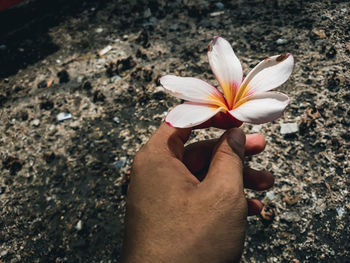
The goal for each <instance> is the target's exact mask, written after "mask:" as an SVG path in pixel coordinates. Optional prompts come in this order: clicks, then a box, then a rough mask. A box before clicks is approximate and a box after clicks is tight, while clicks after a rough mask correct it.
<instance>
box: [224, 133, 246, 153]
mask: <svg viewBox="0 0 350 263" xmlns="http://www.w3.org/2000/svg"><path fill="white" fill-rule="evenodd" d="M227 142H228V144H229V145H230V147H231V148H232V150H233V151H234V152H235V153H237V154H239V156H243V154H244V152H243V151H244V146H245V135H244V133H243V132H242V130H240V129H237V128H234V129H231V130H230V131H229V133H228V135H227Z"/></svg>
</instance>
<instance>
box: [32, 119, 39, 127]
mask: <svg viewBox="0 0 350 263" xmlns="http://www.w3.org/2000/svg"><path fill="white" fill-rule="evenodd" d="M31 125H33V126H35V127H38V126H39V125H40V120H38V119H35V120H32V121H31Z"/></svg>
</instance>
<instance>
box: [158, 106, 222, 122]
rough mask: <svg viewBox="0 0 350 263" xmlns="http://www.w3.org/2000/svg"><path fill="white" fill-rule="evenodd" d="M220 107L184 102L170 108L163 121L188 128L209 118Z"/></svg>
mask: <svg viewBox="0 0 350 263" xmlns="http://www.w3.org/2000/svg"><path fill="white" fill-rule="evenodd" d="M221 109H222V108H221V107H215V106H210V105H204V104H196V103H191V102H185V103H183V104H180V105H177V106H176V107H175V108H174V109H172V110H171V111H170V112H169V113H168V115H167V116H166V118H165V121H166V122H167V123H168V124H169V125H171V126H173V127H177V128H189V127H193V126H196V125H199V124H201V123H203V122H205V121H207V120H209V119H210V118H211V117H213V116H214V115H215V114H216V113H218V112H219V111H220V110H221Z"/></svg>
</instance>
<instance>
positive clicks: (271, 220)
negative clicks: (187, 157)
mask: <svg viewBox="0 0 350 263" xmlns="http://www.w3.org/2000/svg"><path fill="white" fill-rule="evenodd" d="M219 3H222V5H221V4H219ZM145 11H146V12H145ZM349 11H350V4H349V3H348V1H303V2H300V1H292V0H290V1H262V0H252V1H222V2H217V1H203V0H199V1H177V0H176V1H168V2H165V1H158V0H155V1H146V0H144V1H142V3H139V2H138V1H117V0H115V1H107V0H102V1H92V0H83V1H78V0H70V1H68V0H59V1H55V2H52V1H43V0H36V1H34V0H32V1H27V2H26V3H25V4H23V5H21V6H19V7H18V8H15V9H13V10H8V11H5V12H3V13H2V14H1V17H0V24H1V25H3V26H1V27H0V39H1V45H3V46H5V47H6V48H5V49H4V48H2V49H1V50H0V123H1V125H0V133H1V137H0V171H1V175H0V211H1V213H0V226H1V227H0V260H1V262H13V263H14V262H119V258H120V248H121V244H122V236H123V225H124V220H123V218H124V213H125V196H126V189H127V184H128V180H129V174H130V167H131V164H132V160H133V157H134V155H135V153H136V152H137V151H138V150H139V149H140V147H141V146H142V145H143V144H144V143H145V142H147V140H148V139H149V137H150V136H151V134H152V133H153V132H154V131H155V130H156V129H157V127H158V126H159V124H160V123H161V121H162V120H163V118H164V116H165V114H166V112H167V111H168V109H169V108H171V107H173V106H175V105H177V104H178V103H180V101H178V100H176V99H174V98H172V97H170V96H168V95H167V94H165V93H164V91H163V90H162V89H160V88H159V83H158V78H159V77H160V76H162V75H164V74H174V75H178V76H191V77H198V78H201V79H204V80H207V81H209V82H210V83H212V84H214V85H216V84H217V82H216V81H215V78H214V75H213V74H212V72H211V71H210V67H209V64H208V60H207V45H208V43H209V41H210V40H211V38H212V37H213V36H216V35H221V36H223V37H224V38H226V39H228V40H229V41H230V43H231V44H232V45H233V48H234V50H235V52H236V54H237V56H238V57H239V59H240V60H241V63H242V66H243V68H244V72H245V75H246V74H247V73H248V72H249V70H250V69H251V68H252V67H254V66H255V65H256V64H257V63H258V62H259V61H261V60H262V59H264V58H266V57H267V56H272V55H275V54H280V53H285V52H290V53H292V54H293V56H294V58H295V68H294V72H293V74H292V77H291V78H290V80H289V81H288V82H287V83H286V84H284V85H283V86H282V87H280V88H279V89H278V91H281V92H284V93H286V94H288V95H289V96H290V98H291V103H290V106H289V107H288V108H287V110H286V112H285V114H284V116H282V117H281V118H280V119H279V120H277V121H275V122H273V123H268V124H263V125H261V126H253V125H248V124H244V125H243V126H242V129H243V130H244V131H245V132H247V133H248V132H260V133H262V134H263V135H264V136H265V137H266V140H267V147H266V149H265V151H264V153H263V154H260V155H258V156H255V157H251V158H249V159H248V160H247V163H248V162H249V164H250V165H251V166H252V167H254V168H256V169H267V170H269V171H271V172H272V173H273V174H274V176H275V179H276V180H275V186H274V188H273V189H271V190H269V191H267V192H261V193H260V192H253V191H249V190H247V196H248V197H251V198H253V197H254V198H259V199H261V200H262V201H263V203H264V210H263V212H262V214H261V216H257V217H251V218H249V220H248V222H249V226H248V231H247V238H246V249H245V252H244V254H243V258H242V262H349V261H350V255H349V251H350V248H349V244H350V242H349V236H350V232H349V227H348V226H349V209H350V199H349V190H348V189H349V176H348V175H349V173H350V165H349V154H348V152H349V148H350V143H349V141H350V137H349V125H350V107H349V106H350V105H349V104H350V89H349V87H350V81H349V80H350V75H349V74H350V73H349V70H348V69H349V67H350V56H349V55H350V48H349V45H348V44H347V43H348V42H349V40H350V35H349V24H350V19H349ZM38 14H39V15H38ZM43 14H44V15H43ZM130 14H133V15H132V16H130ZM211 14H214V15H211ZM5 19H6V23H5V22H4V20H5ZM175 25H176V26H175ZM97 29H103V30H102V31H101V30H98V32H97V31H96V30H97ZM100 31H101V32H100ZM279 39H285V40H288V42H286V43H284V44H278V43H276V40H279ZM107 46H111V47H112V49H110V50H108V52H106V53H104V54H103V55H102V56H99V55H98V52H99V51H101V50H103V49H104V48H105V47H107ZM108 49H109V48H108ZM20 50H23V52H21V51H20ZM115 76H119V77H120V79H119V78H117V77H115ZM111 79H113V81H112V80H111ZM62 113H64V114H67V113H69V114H71V115H72V116H74V119H73V118H72V119H71V120H69V121H60V122H59V121H58V119H57V116H58V114H62ZM116 117H117V118H118V121H116ZM287 124H292V127H289V128H292V129H289V131H291V130H292V132H293V133H291V134H281V125H287ZM296 127H298V129H296ZM221 134H222V131H219V130H216V129H206V130H201V131H195V132H194V136H193V137H192V138H191V141H192V142H193V141H197V140H203V139H210V138H214V137H218V136H220V135H221Z"/></svg>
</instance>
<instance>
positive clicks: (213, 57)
mask: <svg viewBox="0 0 350 263" xmlns="http://www.w3.org/2000/svg"><path fill="white" fill-rule="evenodd" d="M208 49H209V50H208V58H209V63H210V67H211V69H212V71H213V72H214V74H215V76H216V79H217V80H218V82H219V84H220V87H221V89H222V91H223V92H224V95H225V98H226V101H227V104H228V105H229V107H230V108H231V107H232V105H233V99H234V96H235V94H236V92H237V90H238V88H239V86H240V85H241V83H242V78H243V71H242V66H241V63H240V62H239V60H238V58H237V57H236V55H235V53H234V52H233V49H232V47H231V45H230V43H229V42H227V41H226V40H225V39H223V38H221V37H215V38H214V39H213V40H212V41H211V42H210V43H209V46H208Z"/></svg>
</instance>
